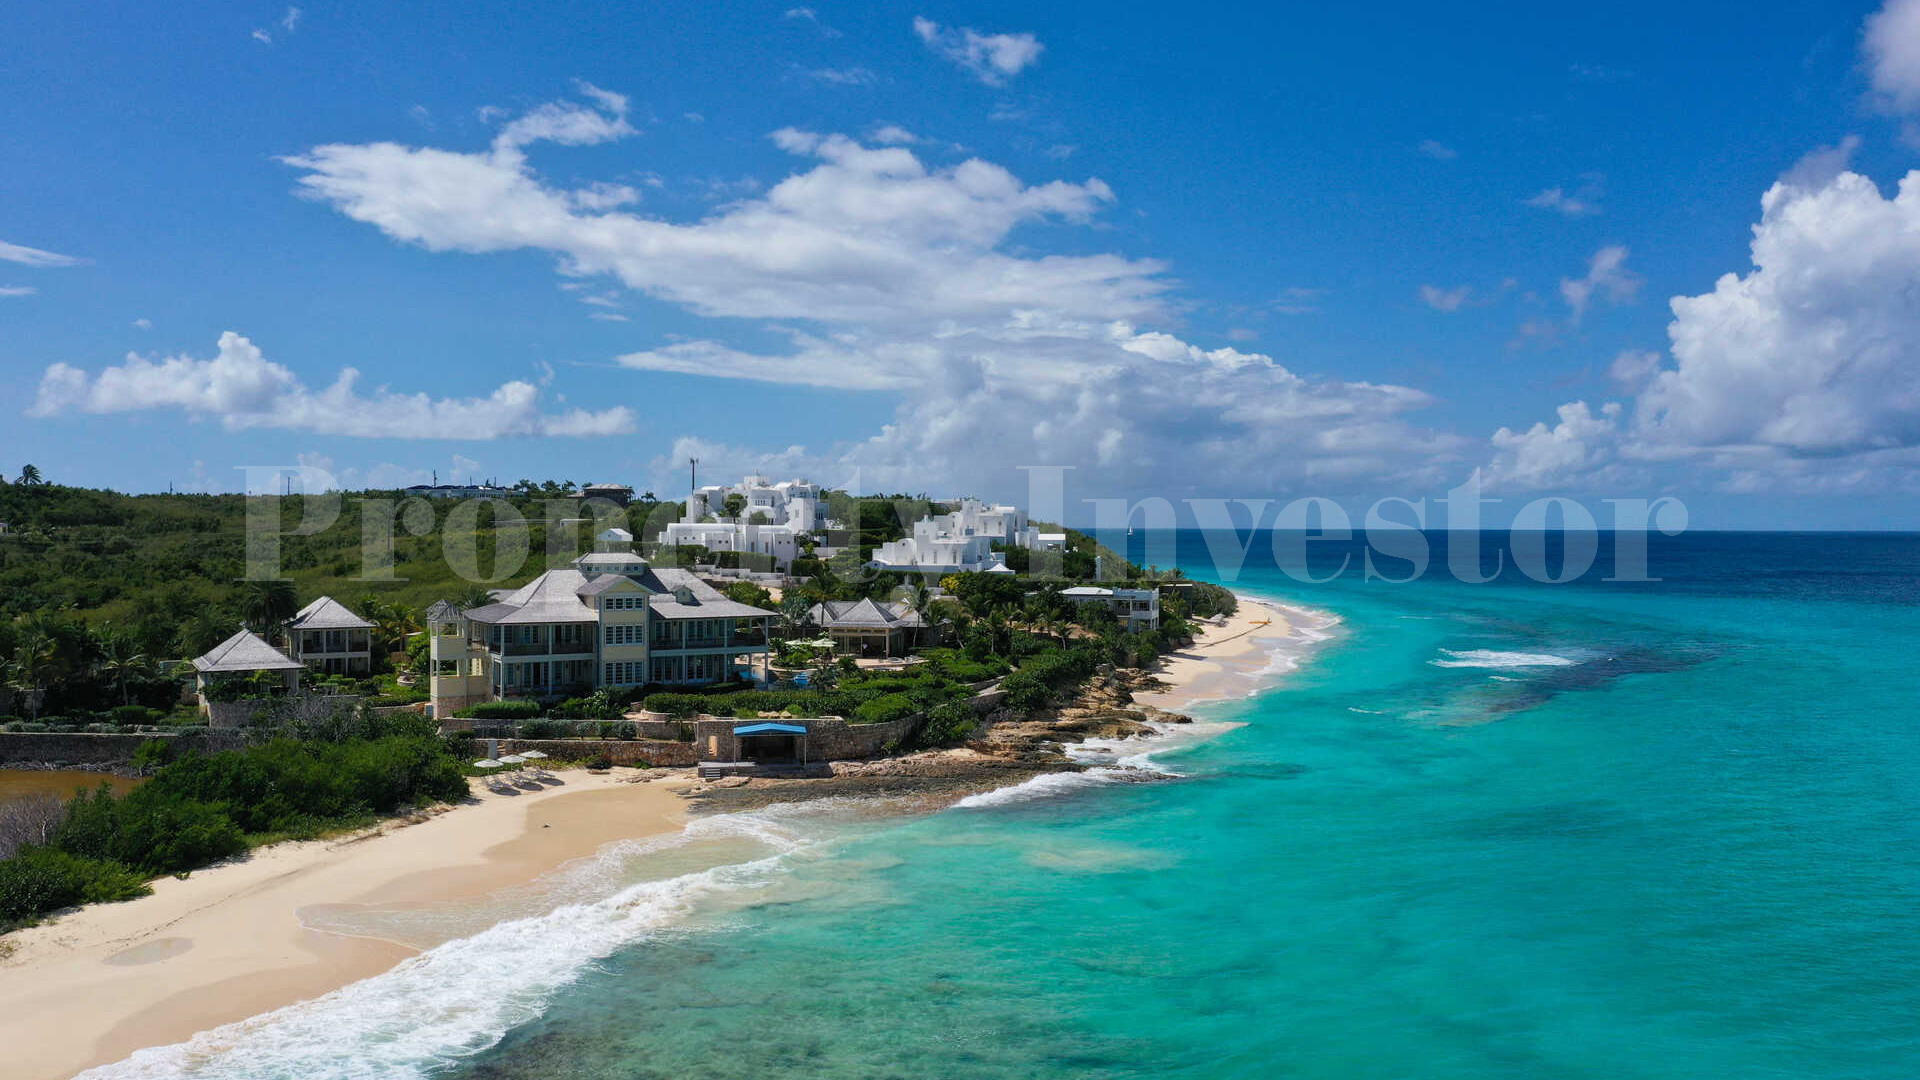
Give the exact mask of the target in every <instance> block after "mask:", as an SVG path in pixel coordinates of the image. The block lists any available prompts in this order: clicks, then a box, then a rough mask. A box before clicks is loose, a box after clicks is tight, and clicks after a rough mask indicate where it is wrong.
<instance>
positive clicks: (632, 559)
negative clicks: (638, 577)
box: [573, 551, 647, 574]
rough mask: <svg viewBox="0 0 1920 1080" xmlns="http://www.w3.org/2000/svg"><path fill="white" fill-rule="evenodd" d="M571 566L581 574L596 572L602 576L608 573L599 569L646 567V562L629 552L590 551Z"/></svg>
mask: <svg viewBox="0 0 1920 1080" xmlns="http://www.w3.org/2000/svg"><path fill="white" fill-rule="evenodd" d="M573 565H575V566H577V567H579V568H580V569H581V571H583V572H587V573H593V572H598V573H602V574H604V573H609V572H610V571H608V570H603V569H600V568H601V567H611V566H621V567H625V566H646V565H647V560H645V559H643V558H641V557H640V556H638V555H635V554H633V553H632V552H630V551H590V552H588V553H587V554H585V555H582V556H580V557H579V558H577V559H575V560H573Z"/></svg>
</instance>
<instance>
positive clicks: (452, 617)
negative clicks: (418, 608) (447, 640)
mask: <svg viewBox="0 0 1920 1080" xmlns="http://www.w3.org/2000/svg"><path fill="white" fill-rule="evenodd" d="M459 618H460V607H459V605H457V604H455V603H454V602H453V601H451V600H435V601H434V602H433V606H432V607H430V608H428V609H427V621H428V622H430V623H436V622H455V621H458V620H459Z"/></svg>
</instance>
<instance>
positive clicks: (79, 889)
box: [0, 848, 153, 929]
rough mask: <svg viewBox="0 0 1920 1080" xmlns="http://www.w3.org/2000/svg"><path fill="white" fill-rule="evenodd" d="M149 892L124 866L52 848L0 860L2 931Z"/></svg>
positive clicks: (35, 850) (139, 879)
mask: <svg viewBox="0 0 1920 1080" xmlns="http://www.w3.org/2000/svg"><path fill="white" fill-rule="evenodd" d="M152 891H153V890H152V889H151V888H148V887H147V883H146V881H145V880H144V879H142V878H141V877H140V875H138V874H136V873H134V872H133V871H131V870H128V869H127V868H126V867H123V866H116V865H114V864H113V863H107V862H101V861H100V860H98V859H87V858H82V857H81V856H78V855H70V854H68V853H67V852H64V851H60V850H58V849H56V848H33V849H31V850H29V851H27V852H26V853H24V854H21V855H16V856H14V857H13V858H11V859H6V860H0V929H7V928H11V927H14V926H18V925H21V924H23V923H28V922H31V921H32V920H34V919H35V918H38V917H39V916H41V915H44V914H46V913H47V912H50V911H58V910H60V909H61V908H64V907H72V906H73V905H75V904H100V903H109V902H112V901H116V900H131V899H133V898H134V897H136V896H145V895H147V894H148V893H150V892H152Z"/></svg>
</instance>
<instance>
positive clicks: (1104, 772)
mask: <svg viewBox="0 0 1920 1080" xmlns="http://www.w3.org/2000/svg"><path fill="white" fill-rule="evenodd" d="M1119 775H1120V770H1119V769H1088V770H1087V771H1086V772H1077V773H1071V772H1067V773H1041V774H1040V775H1039V776H1036V777H1033V778H1032V779H1030V780H1024V781H1022V782H1020V783H1018V784H1014V785H1012V786H1010V787H1003V788H995V789H993V790H992V791H982V792H980V793H979V794H977V795H969V796H967V797H966V798H964V799H961V800H960V801H959V802H957V803H954V804H953V805H954V808H955V809H966V810H979V809H984V808H987V807H992V806H1014V805H1017V804H1019V803H1024V802H1032V801H1033V800H1035V799H1050V798H1053V797H1054V796H1056V795H1064V794H1067V793H1068V792H1073V791H1085V790H1087V789H1088V788H1096V787H1105V786H1106V785H1108V784H1112V783H1116V782H1118V781H1117V778H1118V776H1119Z"/></svg>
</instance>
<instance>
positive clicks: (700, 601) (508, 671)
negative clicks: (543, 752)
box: [427, 529, 774, 717]
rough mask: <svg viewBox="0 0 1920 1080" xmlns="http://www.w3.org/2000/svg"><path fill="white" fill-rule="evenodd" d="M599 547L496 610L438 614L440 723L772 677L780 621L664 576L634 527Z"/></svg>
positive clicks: (432, 624)
mask: <svg viewBox="0 0 1920 1080" xmlns="http://www.w3.org/2000/svg"><path fill="white" fill-rule="evenodd" d="M595 546H596V548H598V549H599V550H596V551H594V552H592V553H590V554H587V555H582V556H580V557H579V558H577V559H575V560H574V561H573V564H572V565H571V566H568V567H566V568H564V569H559V570H549V571H547V572H546V573H544V574H541V575H540V576H539V577H537V578H534V579H533V580H532V581H530V582H528V583H527V584H525V585H522V586H521V587H519V588H518V589H514V590H511V591H507V590H500V591H498V592H496V593H495V594H494V595H495V597H496V600H495V602H494V603H491V604H487V605H485V606H483V607H477V608H469V609H467V610H465V611H461V610H460V609H458V608H456V607H455V606H454V605H452V604H450V603H447V602H446V601H441V602H440V603H438V604H435V605H434V606H433V607H431V608H429V609H428V610H427V622H428V626H429V630H430V632H431V634H432V645H431V655H432V657H433V686H432V693H433V703H434V705H433V709H434V715H435V716H438V717H445V716H450V715H452V713H453V711H454V710H456V709H459V708H463V707H464V706H466V705H470V704H472V703H474V702H477V701H497V700H502V699H506V698H517V697H554V696H558V695H562V694H567V693H571V692H576V691H577V690H579V689H582V688H590V687H630V686H640V685H643V684H646V683H685V684H701V683H710V682H719V681H721V680H725V679H732V678H736V677H738V675H739V673H740V672H742V671H744V670H750V669H751V668H752V667H754V666H755V665H758V666H760V667H762V668H763V669H764V667H765V663H766V659H767V624H768V621H769V620H771V619H772V618H774V613H773V612H771V611H765V610H762V609H760V608H756V607H750V606H748V605H746V604H739V603H735V602H734V601H732V600H728V599H727V598H726V597H725V596H723V595H721V593H720V592H719V590H717V589H715V588H713V587H712V586H711V585H708V584H707V583H706V582H703V581H701V580H700V579H699V578H696V577H694V576H693V575H692V574H691V573H689V572H687V571H685V570H673V569H664V568H663V569H658V570H656V569H654V568H653V567H651V566H649V565H648V564H647V561H646V560H645V559H643V558H641V557H640V556H639V555H636V554H634V553H633V550H632V536H631V535H630V534H628V533H627V532H626V531H625V530H623V529H608V530H607V531H606V532H603V533H601V534H600V536H599V537H598V538H597V541H596V544H595Z"/></svg>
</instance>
